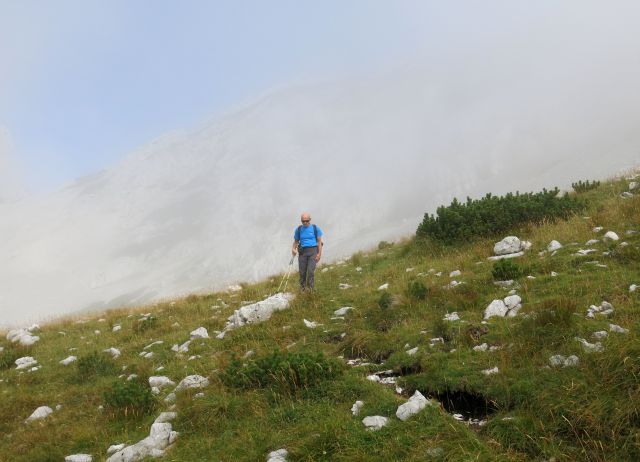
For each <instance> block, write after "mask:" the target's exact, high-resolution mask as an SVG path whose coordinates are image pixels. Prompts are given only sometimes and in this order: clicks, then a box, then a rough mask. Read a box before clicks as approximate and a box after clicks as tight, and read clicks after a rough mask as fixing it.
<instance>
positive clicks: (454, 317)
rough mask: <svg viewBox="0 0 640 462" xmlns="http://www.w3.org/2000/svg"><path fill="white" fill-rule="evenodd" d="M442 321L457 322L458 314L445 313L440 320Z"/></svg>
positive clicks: (455, 312)
mask: <svg viewBox="0 0 640 462" xmlns="http://www.w3.org/2000/svg"><path fill="white" fill-rule="evenodd" d="M442 319H443V320H444V321H458V320H460V316H458V312H457V311H454V312H453V313H447V314H445V315H444V318H442Z"/></svg>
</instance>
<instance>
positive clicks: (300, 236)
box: [291, 212, 322, 290]
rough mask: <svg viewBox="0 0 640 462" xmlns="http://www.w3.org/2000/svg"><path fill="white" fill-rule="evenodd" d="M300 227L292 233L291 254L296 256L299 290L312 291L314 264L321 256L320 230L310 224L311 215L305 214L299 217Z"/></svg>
mask: <svg viewBox="0 0 640 462" xmlns="http://www.w3.org/2000/svg"><path fill="white" fill-rule="evenodd" d="M300 221H301V222H302V226H298V227H297V228H296V230H295V231H294V233H293V247H292V249H291V254H292V255H294V256H295V254H296V253H299V255H298V269H299V270H300V289H302V290H305V289H311V290H312V289H313V283H314V272H315V270H316V263H318V262H319V261H320V257H321V256H322V230H321V229H320V227H319V226H316V225H312V224H311V215H309V214H308V213H307V212H305V213H303V214H302V215H301V216H300Z"/></svg>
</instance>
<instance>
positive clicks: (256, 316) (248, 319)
mask: <svg viewBox="0 0 640 462" xmlns="http://www.w3.org/2000/svg"><path fill="white" fill-rule="evenodd" d="M293 297H294V295H293V294H291V293H278V294H275V295H272V296H271V297H268V298H266V299H264V300H262V301H259V302H257V303H252V304H251V305H246V306H243V307H241V308H238V309H237V310H235V311H234V312H233V314H232V315H231V316H229V318H228V319H227V325H226V326H225V331H228V330H231V329H235V328H237V327H242V326H244V325H245V324H253V323H257V322H262V321H266V320H267V319H269V318H270V317H271V315H272V314H273V313H274V312H276V311H281V310H284V309H286V308H287V307H288V306H289V302H290V301H291V300H292V299H293Z"/></svg>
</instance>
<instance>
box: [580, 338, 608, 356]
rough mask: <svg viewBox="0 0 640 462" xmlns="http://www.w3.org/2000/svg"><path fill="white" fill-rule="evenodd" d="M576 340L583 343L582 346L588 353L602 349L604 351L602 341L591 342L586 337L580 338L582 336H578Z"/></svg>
mask: <svg viewBox="0 0 640 462" xmlns="http://www.w3.org/2000/svg"><path fill="white" fill-rule="evenodd" d="M576 340H577V341H578V342H580V343H581V344H582V348H583V349H584V351H586V352H587V353H599V352H601V351H604V347H603V346H602V343H600V342H596V343H589V342H587V341H586V340H585V339H583V338H580V337H576Z"/></svg>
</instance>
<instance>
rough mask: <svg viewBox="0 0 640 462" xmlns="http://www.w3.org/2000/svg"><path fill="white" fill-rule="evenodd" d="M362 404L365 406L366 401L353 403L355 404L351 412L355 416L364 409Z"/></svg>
mask: <svg viewBox="0 0 640 462" xmlns="http://www.w3.org/2000/svg"><path fill="white" fill-rule="evenodd" d="M362 406H364V403H363V402H362V401H356V402H355V403H353V406H351V414H353V415H354V416H357V415H358V414H360V409H362Z"/></svg>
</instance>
